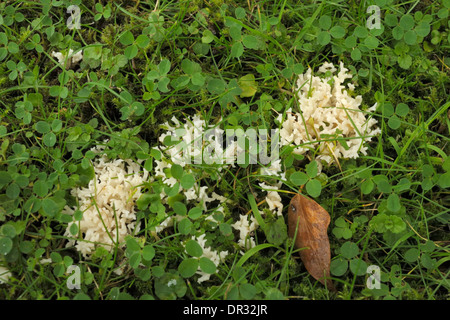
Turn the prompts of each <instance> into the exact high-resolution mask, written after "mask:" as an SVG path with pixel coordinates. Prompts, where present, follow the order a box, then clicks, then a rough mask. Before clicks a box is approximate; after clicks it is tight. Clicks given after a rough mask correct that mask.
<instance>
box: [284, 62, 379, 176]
mask: <svg viewBox="0 0 450 320" xmlns="http://www.w3.org/2000/svg"><path fill="white" fill-rule="evenodd" d="M336 71H337V69H336V68H335V66H334V65H333V64H332V63H324V64H323V65H322V66H321V67H320V68H319V71H318V73H319V74H321V75H320V76H315V75H313V73H312V70H311V69H310V68H309V69H308V70H307V71H306V72H305V73H304V74H302V75H300V76H299V78H298V81H297V86H296V88H295V91H296V93H297V95H298V105H299V108H300V111H301V112H300V113H298V112H293V111H292V109H289V110H287V112H286V119H285V120H284V122H283V123H282V128H281V132H280V137H281V144H282V145H291V144H293V145H295V146H297V147H296V148H295V150H294V152H295V153H296V154H303V153H305V152H306V151H308V150H314V149H316V150H317V153H316V154H317V156H316V160H318V163H319V168H320V167H321V166H320V163H321V161H322V160H323V161H324V162H325V163H327V164H331V163H333V162H337V161H338V159H339V158H357V157H358V156H359V153H362V154H364V155H365V154H366V152H367V146H366V145H365V144H364V143H365V142H369V141H370V140H371V138H372V136H374V135H377V134H379V133H380V132H381V131H380V129H378V128H375V127H374V126H375V124H376V123H377V121H376V120H375V119H373V118H369V119H367V118H366V116H365V113H364V112H363V111H361V110H360V109H359V107H360V106H361V103H362V97H361V96H356V97H354V98H353V97H352V96H351V95H349V92H348V90H347V89H346V85H345V84H344V82H345V81H346V80H347V79H350V78H351V77H352V76H351V75H350V74H349V73H347V71H348V69H347V68H345V67H344V65H343V63H342V62H341V63H340V70H339V72H338V73H337V74H335V72H336ZM347 88H348V89H349V90H350V91H353V89H354V85H352V84H351V83H348V84H347ZM375 108H376V104H375V105H374V106H372V107H371V108H369V109H368V110H367V111H368V112H371V111H374V110H375ZM278 120H279V121H280V122H281V115H280V117H279V118H278Z"/></svg>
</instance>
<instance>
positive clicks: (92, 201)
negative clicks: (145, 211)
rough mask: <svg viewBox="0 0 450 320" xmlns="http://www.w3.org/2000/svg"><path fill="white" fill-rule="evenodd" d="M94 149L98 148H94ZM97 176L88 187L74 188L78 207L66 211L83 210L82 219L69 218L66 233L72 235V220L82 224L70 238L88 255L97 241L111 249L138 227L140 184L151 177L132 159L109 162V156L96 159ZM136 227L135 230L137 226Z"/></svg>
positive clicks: (71, 212) (97, 243)
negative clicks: (70, 220)
mask: <svg viewBox="0 0 450 320" xmlns="http://www.w3.org/2000/svg"><path fill="white" fill-rule="evenodd" d="M92 150H93V151H95V152H98V151H99V148H94V149H92ZM93 165H94V171H95V179H92V180H91V181H90V182H89V185H88V186H87V187H85V188H75V189H73V190H72V191H71V194H72V195H73V196H74V197H75V198H76V199H77V200H78V205H79V207H78V208H76V207H74V208H69V207H68V206H66V207H65V208H64V212H65V213H67V214H71V215H73V214H74V212H75V211H76V210H80V211H82V212H83V217H82V219H81V220H80V221H76V220H75V219H74V221H73V222H70V223H69V225H68V227H67V230H66V232H65V235H66V236H68V237H70V238H73V237H74V235H72V234H71V232H70V229H71V226H72V224H74V223H75V224H77V225H78V227H79V235H80V236H81V238H78V237H77V235H75V237H77V238H76V239H72V240H70V241H69V242H68V244H67V246H73V245H75V247H76V248H77V250H78V251H80V252H81V253H82V254H83V256H84V257H85V258H89V257H90V255H91V254H92V253H93V252H94V250H95V248H96V245H102V246H104V247H105V248H106V249H107V250H112V249H113V248H114V245H115V244H116V243H117V242H118V243H119V244H120V243H123V242H124V239H125V236H126V235H128V234H132V233H133V231H138V228H139V227H138V226H136V222H135V220H136V215H135V201H136V200H137V199H139V197H140V196H141V185H142V184H143V183H144V182H145V181H146V180H147V179H148V172H147V171H146V170H145V169H144V170H143V171H142V169H141V168H140V166H139V164H137V163H135V162H133V161H131V160H125V161H124V160H121V159H118V160H114V161H111V162H109V161H108V160H107V158H106V156H104V155H103V156H100V157H98V158H96V159H95V160H94V162H93ZM135 229H136V230H135Z"/></svg>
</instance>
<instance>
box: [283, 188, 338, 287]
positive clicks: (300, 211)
mask: <svg viewBox="0 0 450 320" xmlns="http://www.w3.org/2000/svg"><path fill="white" fill-rule="evenodd" d="M329 224H330V215H329V214H328V212H327V211H326V210H325V209H324V208H322V207H321V206H320V205H319V204H318V203H317V202H315V201H314V200H312V199H309V198H307V197H305V196H303V195H301V194H297V195H295V196H294V197H293V198H292V200H291V203H290V204H289V211H288V225H289V237H291V238H293V237H294V236H295V231H296V229H297V228H298V230H297V236H296V238H295V247H296V248H298V249H301V248H304V249H302V250H300V258H301V259H302V262H303V264H304V265H305V268H306V270H308V272H309V273H310V274H311V276H313V278H314V279H316V280H318V281H320V282H321V283H322V284H324V285H325V281H324V280H325V278H327V279H326V286H327V288H328V289H330V290H333V291H334V290H335V288H334V285H333V282H332V281H331V279H329V278H330V261H331V253H330V241H329V240H328V234H327V228H328V225H329Z"/></svg>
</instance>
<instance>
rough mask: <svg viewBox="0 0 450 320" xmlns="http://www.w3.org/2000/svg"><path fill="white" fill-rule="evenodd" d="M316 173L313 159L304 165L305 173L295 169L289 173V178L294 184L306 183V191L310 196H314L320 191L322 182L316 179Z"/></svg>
mask: <svg viewBox="0 0 450 320" xmlns="http://www.w3.org/2000/svg"><path fill="white" fill-rule="evenodd" d="M317 174H318V167H317V162H316V161H315V160H314V161H311V162H310V163H309V164H307V165H306V173H304V172H300V171H296V172H294V173H292V174H291V176H290V177H289V179H290V180H291V182H292V183H293V184H294V185H296V186H300V185H304V184H306V186H305V187H306V192H307V193H308V194H309V195H310V196H311V197H314V198H316V197H318V196H319V195H320V193H321V192H322V184H321V182H320V181H319V180H318V179H316V176H317Z"/></svg>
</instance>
